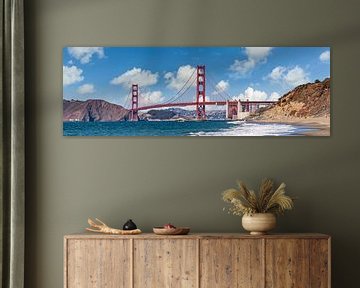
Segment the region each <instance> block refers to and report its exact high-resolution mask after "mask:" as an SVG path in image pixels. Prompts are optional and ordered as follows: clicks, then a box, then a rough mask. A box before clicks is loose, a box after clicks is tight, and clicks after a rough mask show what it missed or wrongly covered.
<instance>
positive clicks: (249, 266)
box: [200, 239, 264, 288]
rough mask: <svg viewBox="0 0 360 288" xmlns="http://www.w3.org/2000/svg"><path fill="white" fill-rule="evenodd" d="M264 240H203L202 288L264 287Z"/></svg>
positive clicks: (201, 247)
mask: <svg viewBox="0 0 360 288" xmlns="http://www.w3.org/2000/svg"><path fill="white" fill-rule="evenodd" d="M263 275H264V262H263V242H262V240H260V239H203V240H201V241H200V287H203V288H207V287H212V288H217V287H218V288H236V287H239V288H240V287H241V288H260V287H264V286H263V285H264V277H263Z"/></svg>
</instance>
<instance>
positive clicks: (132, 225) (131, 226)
mask: <svg viewBox="0 0 360 288" xmlns="http://www.w3.org/2000/svg"><path fill="white" fill-rule="evenodd" d="M135 229H137V226H136V224H135V223H134V222H133V221H132V219H129V220H128V221H126V223H125V224H124V226H123V230H135Z"/></svg>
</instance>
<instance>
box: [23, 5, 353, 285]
mask: <svg viewBox="0 0 360 288" xmlns="http://www.w3.org/2000/svg"><path fill="white" fill-rule="evenodd" d="M25 2H26V22H25V23H26V57H27V59H26V73H27V75H26V86H27V88H26V89H27V95H26V101H27V135H26V137H27V140H26V141H27V151H26V152H27V166H26V169H27V175H26V176H27V191H26V193H27V211H26V215H27V216H26V217H27V218H26V220H27V232H26V235H27V240H26V245H27V247H26V248H27V252H26V256H27V260H26V271H27V272H26V284H27V287H34V288H49V287H51V288H60V287H62V285H63V284H62V283H63V282H62V276H63V274H62V267H63V264H62V261H63V256H62V253H63V252H62V249H63V246H62V245H63V235H64V234H67V233H72V232H79V231H82V229H83V228H84V227H85V226H86V220H87V217H88V216H92V217H99V218H101V219H103V220H105V221H106V222H108V223H109V224H111V225H114V226H120V225H122V223H123V222H124V221H125V220H127V218H132V219H134V221H135V222H136V223H137V224H138V225H139V226H140V227H141V228H143V229H144V230H145V231H148V230H149V229H150V228H151V227H152V226H153V225H159V224H162V223H165V222H172V223H174V224H176V225H190V226H191V227H192V229H193V231H211V232H237V231H241V228H240V219H239V218H237V217H235V216H231V215H228V214H226V213H225V212H223V211H222V208H223V206H224V205H223V203H222V202H221V201H220V192H221V191H222V190H224V189H225V188H228V187H231V186H232V185H233V184H234V181H235V179H236V178H241V179H243V180H245V181H247V182H248V183H249V184H251V185H257V184H258V182H259V181H260V179H261V178H263V177H265V176H269V177H273V178H274V179H276V180H277V181H278V182H279V181H285V182H286V183H287V185H288V192H289V193H290V194H292V195H297V196H298V197H299V200H298V201H297V202H296V209H295V211H293V212H291V213H288V214H287V215H286V216H285V217H283V218H281V219H280V222H279V228H278V231H280V232H315V231H316V232H323V233H329V234H331V235H332V236H333V283H334V287H347V288H349V287H358V286H357V285H356V284H355V283H358V277H359V275H358V274H359V272H358V268H359V267H358V263H359V257H360V249H359V243H360V229H359V203H360V189H359V183H360V182H359V176H360V175H359V164H360V159H359V158H360V157H359V156H360V152H359V147H360V136H359V132H358V131H359V127H358V123H359V120H358V109H359V107H360V100H359V98H360V95H359V66H360V61H359V57H360V54H359V51H360V36H359V35H360V34H359V31H360V20H359V19H360V18H359V17H358V12H359V9H360V5H358V4H359V2H358V1H346V5H345V2H344V1H336V0H326V1H323V0H321V1H320V0H317V1H313V0H306V1H304V0H303V1H289V0H273V1H257V0H221V1H220V0H218V1H215V0H202V1H195V0H192V1H191V0H177V1H174V0H143V1H141V0H107V1H99V0H76V1H74V0H62V1H59V0H34V1H25ZM356 2H358V3H356ZM77 45H79V46H80V45H85V46H86V45H92V46H94V45H108V46H122V45H125V46H126V45H135V46H138V45H139V46H153V45H155V46H164V45H165V46H166V45H167V46H178V45H186V46H187V45H190V46H191V45H242V46H264V45H266V46H267V45H269V46H284V45H285V46H286V45H289V46H296V45H300V46H301V45H305V46H312V45H321V46H331V47H332V51H331V53H332V63H331V64H332V65H331V66H332V135H331V137H325V138H317V137H313V138H297V137H292V138H290V137H289V138H287V137H283V138H275V137H263V138H255V137H252V138H247V137H239V138H222V137H220V138H185V137H184V138H151V137H149V138H121V137H114V138H111V137H109V138H70V137H68V138H67V137H63V136H62V48H63V47H64V46H77ZM356 258H357V259H356ZM355 259H356V260H355Z"/></svg>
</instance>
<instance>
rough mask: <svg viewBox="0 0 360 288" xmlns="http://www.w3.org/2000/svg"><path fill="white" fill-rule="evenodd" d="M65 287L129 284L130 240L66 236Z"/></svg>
mask: <svg viewBox="0 0 360 288" xmlns="http://www.w3.org/2000/svg"><path fill="white" fill-rule="evenodd" d="M66 253H67V263H68V265H67V277H66V278H65V281H66V283H65V287H67V288H104V287H106V288H129V287H131V269H130V267H131V246H130V240H104V239H101V240H88V239H85V240H81V239H80V240H75V239H71V240H67V252H66Z"/></svg>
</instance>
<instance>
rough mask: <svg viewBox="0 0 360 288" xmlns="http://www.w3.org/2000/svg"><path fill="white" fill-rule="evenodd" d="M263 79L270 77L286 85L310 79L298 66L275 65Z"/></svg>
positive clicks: (297, 83)
mask: <svg viewBox="0 0 360 288" xmlns="http://www.w3.org/2000/svg"><path fill="white" fill-rule="evenodd" d="M264 79H270V80H271V81H273V82H277V83H280V84H282V85H284V86H287V87H295V86H298V85H301V84H305V83H307V82H309V81H310V80H309V77H308V73H307V72H306V71H305V70H304V69H303V68H301V67H299V66H295V67H294V68H287V67H283V66H277V67H275V68H274V69H273V70H272V71H271V72H270V74H268V75H267V76H266V77H265V78H264Z"/></svg>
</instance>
